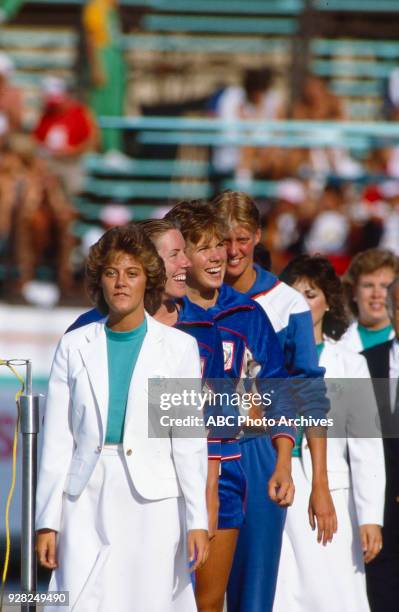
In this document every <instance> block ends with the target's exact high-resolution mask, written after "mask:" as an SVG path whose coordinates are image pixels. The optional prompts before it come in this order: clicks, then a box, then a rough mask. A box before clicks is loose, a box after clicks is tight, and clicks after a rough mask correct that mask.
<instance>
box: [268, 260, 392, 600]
mask: <svg viewBox="0 0 399 612" xmlns="http://www.w3.org/2000/svg"><path fill="white" fill-rule="evenodd" d="M281 277H282V278H283V280H284V281H285V282H286V283H288V284H289V285H292V286H293V287H294V288H296V289H298V291H300V292H301V293H302V294H303V296H304V297H305V299H306V301H307V302H308V304H309V307H310V309H311V313H312V319H313V328H314V336H315V341H316V345H317V349H318V353H319V364H320V365H321V366H323V367H324V368H325V369H326V374H325V376H326V378H329V379H331V378H333V379H336V380H334V381H331V383H332V384H330V386H329V385H328V388H329V396H330V401H331V411H330V413H329V415H328V416H329V417H330V418H332V419H333V420H334V423H335V430H333V432H332V435H335V436H337V435H342V436H345V437H332V436H330V435H329V438H328V444H327V474H328V484H329V488H330V491H331V495H332V498H333V501H334V506H335V509H336V513H337V519H338V531H337V533H336V535H335V536H334V539H333V541H332V543H330V544H328V545H327V546H325V547H324V546H319V545H318V544H317V542H316V538H315V537H314V534H312V531H311V527H310V526H309V525H308V524H307V521H306V514H307V510H308V508H307V499H308V497H309V493H308V491H309V490H310V486H311V477H312V476H311V473H312V472H311V461H310V457H309V449H308V447H307V445H306V443H305V439H300V438H299V439H297V444H296V447H295V449H294V459H293V478H294V482H295V489H296V498H295V502H294V505H293V506H292V508H290V509H289V511H288V514H287V521H286V525H285V531H284V536H283V546H282V551H281V558H280V567H279V575H278V581H277V591H276V599H275V603H274V608H273V610H274V612H286V611H287V610H290V612H333V611H334V612H335V611H336V610H337V609H339V610H340V612H368V611H369V605H368V601H367V594H366V583H365V573H364V563H368V562H369V561H371V560H372V559H373V558H374V557H375V556H376V555H377V554H378V553H379V552H380V550H381V547H382V537H381V526H382V522H383V510H384V490H385V467H384V455H383V447H382V440H381V439H380V438H378V437H371V436H372V434H373V433H378V429H374V427H375V425H376V422H377V421H378V417H377V414H378V411H377V406H376V403H375V400H374V395H373V391H372V386H371V381H370V384H369V383H368V381H367V380H366V381H363V383H361V382H360V381H358V382H356V380H354V379H369V378H370V374H369V371H368V368H367V363H366V360H365V359H364V357H363V356H361V355H358V354H356V353H355V352H353V351H350V350H348V349H347V348H346V347H345V346H343V345H342V343H341V342H340V340H339V338H340V337H341V335H342V334H343V333H344V331H345V329H346V327H347V325H348V323H347V319H346V313H345V310H344V301H343V293H342V286H341V282H340V280H339V278H338V277H337V275H336V273H335V271H334V269H333V267H332V266H331V264H330V263H329V261H328V260H327V259H325V258H323V257H319V256H314V257H309V256H308V255H303V256H301V257H298V258H297V259H295V260H293V261H292V262H291V263H290V264H288V266H287V267H286V269H285V270H284V272H283V273H282V275H281ZM337 379H338V380H337ZM339 379H341V382H340V380H339ZM342 379H352V380H351V381H346V384H345V383H344V382H342ZM334 390H335V393H334ZM346 391H349V392H348V394H347V395H343V394H344V393H345V392H346ZM354 421H357V424H356V423H355V424H354ZM349 429H351V433H350V434H349V435H348V434H347V432H348V430H349ZM367 433H368V434H369V436H370V437H367V438H366V437H360V436H362V435H363V436H366V435H367ZM313 528H314V526H313Z"/></svg>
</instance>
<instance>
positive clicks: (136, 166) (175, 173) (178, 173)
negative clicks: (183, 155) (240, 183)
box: [85, 155, 209, 178]
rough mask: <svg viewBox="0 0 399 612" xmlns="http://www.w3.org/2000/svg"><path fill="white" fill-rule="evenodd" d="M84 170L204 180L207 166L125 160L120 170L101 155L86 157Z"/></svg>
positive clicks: (177, 162) (165, 161)
mask: <svg viewBox="0 0 399 612" xmlns="http://www.w3.org/2000/svg"><path fill="white" fill-rule="evenodd" d="M85 168H86V170H87V172H89V173H92V174H100V175H109V174H118V175H121V176H127V175H133V176H163V177H193V178H204V177H205V178H206V177H207V176H208V173H209V164H208V163H207V162H203V161H196V160H189V159H182V160H175V159H126V161H125V162H124V164H123V166H121V167H120V168H118V167H113V166H112V165H111V166H110V165H109V163H107V160H106V158H104V157H103V156H102V155H88V156H86V158H85Z"/></svg>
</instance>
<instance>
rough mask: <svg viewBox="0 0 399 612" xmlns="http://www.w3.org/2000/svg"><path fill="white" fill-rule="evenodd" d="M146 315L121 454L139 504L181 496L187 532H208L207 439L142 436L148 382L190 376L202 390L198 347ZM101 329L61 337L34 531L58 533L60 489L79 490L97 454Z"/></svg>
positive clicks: (101, 435) (102, 415) (103, 375)
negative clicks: (139, 500)
mask: <svg viewBox="0 0 399 612" xmlns="http://www.w3.org/2000/svg"><path fill="white" fill-rule="evenodd" d="M146 318H147V334H146V336H145V338H144V341H143V345H142V348H141V351H140V354H139V357H138V359H137V363H136V366H135V369H134V372H133V376H132V380H131V383H130V390H129V395H128V402H127V409H126V417H125V429H124V437H123V450H124V454H125V459H126V463H127V467H128V471H129V475H130V477H131V479H132V482H133V483H134V486H135V488H136V490H137V491H138V493H139V494H140V495H141V496H142V497H144V498H145V499H149V500H156V499H162V498H167V497H178V496H180V495H182V494H183V496H184V499H185V504H186V516H187V528H188V529H207V511H206V501H205V485H206V476H207V444H206V438H205V437H203V438H200V437H199V438H182V437H173V435H170V437H167V438H162V439H161V438H150V437H148V379H149V378H176V379H180V378H191V379H196V380H197V381H198V385H200V383H201V368H200V359H199V354H198V347H197V343H196V342H195V340H194V339H193V338H192V337H191V336H189V335H188V334H185V333H183V332H181V331H179V330H176V329H174V328H172V327H167V326H166V325H162V324H161V323H158V322H157V321H155V320H154V319H153V318H152V317H150V316H148V315H146ZM104 327H105V320H102V321H99V322H96V323H92V324H90V325H87V326H85V327H82V328H80V329H77V330H74V331H72V332H69V333H67V334H66V335H65V336H64V337H63V338H62V340H61V341H60V343H59V345H58V348H57V351H56V354H55V357H54V362H53V366H52V370H51V375H50V381H49V390H48V396H47V402H46V409H45V417H44V431H43V448H42V457H41V464H40V471H39V480H38V489H37V512H36V528H37V529H41V528H49V529H54V530H56V531H59V529H60V524H61V509H62V496H63V492H64V491H65V492H66V493H69V494H70V495H79V494H80V493H81V492H82V491H83V489H84V488H85V486H86V484H87V483H88V481H89V479H90V476H91V474H92V472H93V470H94V468H95V466H96V463H97V461H98V459H99V457H100V454H101V451H102V447H103V444H104V439H105V433H106V427H107V415H108V371H107V342H106V334H105V329H104ZM190 388H191V385H190ZM182 416H184V415H182Z"/></svg>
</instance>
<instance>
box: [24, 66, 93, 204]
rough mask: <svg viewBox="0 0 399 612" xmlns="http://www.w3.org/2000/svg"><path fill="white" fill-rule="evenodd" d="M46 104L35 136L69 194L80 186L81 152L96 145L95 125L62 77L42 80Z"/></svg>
mask: <svg viewBox="0 0 399 612" xmlns="http://www.w3.org/2000/svg"><path fill="white" fill-rule="evenodd" d="M43 90H44V100H45V106H44V110H43V114H42V116H41V117H40V119H39V122H38V124H37V126H36V128H35V130H34V136H35V138H36V140H37V141H38V143H39V145H40V146H41V149H42V153H43V154H44V155H45V156H46V157H47V158H48V161H49V166H50V168H51V170H52V171H53V172H54V174H56V175H57V176H58V177H59V178H60V180H61V181H62V183H63V185H64V187H65V189H66V191H67V192H68V194H69V195H74V194H76V193H79V191H81V189H82V185H83V179H84V172H83V164H82V159H81V158H82V155H83V154H84V153H87V152H88V151H90V150H93V149H95V148H96V146H97V141H98V131H97V125H96V123H95V121H94V119H93V117H92V115H91V113H90V111H89V110H88V109H87V108H86V106H85V105H84V104H82V103H81V102H79V101H78V100H76V99H75V98H74V97H73V96H71V95H70V94H69V93H68V91H67V86H66V83H65V81H63V80H62V79H58V78H55V77H48V78H47V79H45V80H44V83H43Z"/></svg>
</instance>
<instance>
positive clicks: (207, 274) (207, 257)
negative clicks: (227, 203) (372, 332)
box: [167, 202, 295, 610]
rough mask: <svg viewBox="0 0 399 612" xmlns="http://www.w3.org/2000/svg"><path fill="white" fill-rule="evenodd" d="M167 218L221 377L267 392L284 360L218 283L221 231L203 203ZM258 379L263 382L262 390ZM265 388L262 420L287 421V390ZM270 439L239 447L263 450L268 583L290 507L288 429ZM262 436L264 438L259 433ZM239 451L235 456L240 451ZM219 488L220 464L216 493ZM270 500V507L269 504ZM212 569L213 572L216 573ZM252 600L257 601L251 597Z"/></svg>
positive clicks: (260, 493)
mask: <svg viewBox="0 0 399 612" xmlns="http://www.w3.org/2000/svg"><path fill="white" fill-rule="evenodd" d="M167 218H168V219H170V220H172V221H173V222H174V223H175V226H176V227H178V228H179V229H180V230H181V232H182V234H183V236H184V238H185V240H186V244H187V250H186V252H187V255H188V257H189V258H190V261H191V268H190V269H189V270H188V278H187V281H188V289H187V297H186V298H184V301H185V303H186V304H187V308H188V307H190V309H191V311H192V312H199V311H203V310H205V311H207V313H208V315H211V316H212V317H213V319H214V321H215V322H216V324H217V326H218V329H219V332H220V334H221V336H222V341H223V349H224V359H225V373H226V374H227V375H228V376H230V377H232V378H233V379H237V378H238V379H239V378H244V379H246V381H247V382H248V381H250V380H251V379H252V381H253V380H254V379H256V383H257V384H256V387H257V390H261V391H263V390H265V389H267V388H270V379H272V378H274V379H275V378H280V379H285V377H286V376H287V373H286V370H285V369H284V365H283V364H284V356H283V354H282V351H281V348H280V345H279V342H278V339H277V336H276V334H275V332H274V331H273V328H272V326H271V324H270V321H269V320H268V318H267V316H266V315H265V313H264V312H263V310H262V308H261V307H260V306H259V305H258V304H256V302H254V301H252V300H250V299H248V298H247V297H246V296H244V295H242V294H240V293H238V292H237V291H235V290H234V289H232V288H231V287H228V286H227V285H224V284H223V277H224V272H225V267H226V250H225V246H224V238H225V228H224V225H223V224H222V223H221V222H220V220H219V218H218V216H217V215H216V214H215V212H214V210H213V209H212V208H211V207H210V206H209V205H207V204H205V203H200V202H198V203H196V202H182V203H180V204H178V205H177V206H175V207H174V208H173V209H172V210H171V211H170V212H169V213H168V214H167ZM265 379H269V385H268V383H267V381H266V380H265ZM272 387H273V391H275V392H276V396H275V398H276V400H275V401H274V402H273V406H272V410H271V411H270V412H269V416H276V417H277V416H280V415H286V416H287V417H289V418H290V417H293V416H294V415H295V413H294V410H293V407H292V404H291V402H290V401H289V397H288V395H287V393H286V387H287V385H281V384H280V385H279V384H278V381H274V385H272ZM277 398H278V399H277ZM269 432H270V433H271V438H270V437H269V436H265V435H259V431H253V432H251V431H249V433H248V434H247V436H245V440H246V441H247V443H249V442H250V441H251V440H258V441H259V444H260V445H261V446H262V447H263V448H264V452H263V455H262V457H261V458H262V464H261V465H259V466H255V467H256V469H257V470H258V471H260V472H261V476H260V477H259V478H258V480H257V481H256V483H255V485H256V495H257V503H258V504H259V505H260V506H262V507H263V506H264V507H266V508H267V510H266V512H263V516H262V520H264V522H265V524H264V525H262V529H263V530H264V531H267V532H268V534H269V538H270V540H271V541H272V542H275V545H274V546H271V549H272V550H271V553H270V556H269V557H268V558H264V556H263V555H262V558H261V563H262V564H263V565H264V567H265V571H268V569H269V570H270V573H271V577H270V580H271V581H272V582H273V583H274V582H275V574H276V573H277V568H276V565H278V558H279V555H280V546H281V537H280V535H279V534H281V532H282V529H283V523H284V508H285V506H286V505H289V503H291V501H292V497H293V487H292V481H291V476H290V460H289V458H288V457H287V454H288V455H289V454H290V452H291V449H292V444H293V442H294V438H293V435H294V433H295V428H293V427H280V428H279V427H276V428H274V429H273V428H272V427H270V428H269ZM262 433H263V434H264V430H263V431H262ZM287 438H288V439H287ZM273 446H274V447H275V448H273ZM240 447H241V449H242V448H243V445H240ZM276 450H277V453H278V457H277V460H276ZM222 452H223V451H222ZM239 452H240V450H239ZM222 485H223V463H222V481H221V482H220V483H219V490H220V489H221V486H222ZM267 491H268V492H269V497H268V495H267ZM252 498H253V493H252V492H251V491H249V495H248V500H249V501H250V500H251V499H252ZM269 498H270V499H271V500H272V501H274V502H277V504H273V503H272V502H269V501H268V500H269ZM265 514H267V516H266V518H265V516H264V515H265ZM244 528H245V527H244ZM276 534H277V536H276ZM237 536H238V532H237V531H236V532H235V533H230V534H226V535H224V536H223V537H224V541H223V546H221V547H220V548H221V550H224V551H226V549H228V550H229V551H230V553H233V552H234V549H235V545H236V541H237ZM220 554H222V553H220ZM231 559H232V557H231ZM276 560H277V561H276ZM254 562H255V563H258V562H259V559H258V560H256V559H250V558H248V559H247V560H246V563H247V565H248V566H250V565H251V563H254ZM209 568H210V563H207V565H206V567H205V568H204V570H203V571H202V570H201V572H199V574H202V573H205V572H209V571H210V569H209ZM212 569H213V568H212ZM214 569H215V571H216V568H214ZM258 588H260V589H262V588H263V586H262V585H259V587H258ZM269 590H270V589H269ZM218 595H219V599H218V598H217V597H216V593H215V592H214V591H213V596H214V597H213V599H212V597H211V595H210V594H209V591H208V608H207V609H211V610H222V606H223V598H222V599H220V593H219V594H218ZM253 595H254V596H255V597H256V595H257V594H256V590H254V593H253ZM233 609H234V608H233ZM260 609H261V608H257V610H260ZM267 609H268V608H265V610H267Z"/></svg>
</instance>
